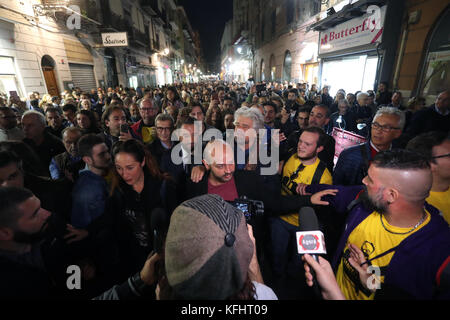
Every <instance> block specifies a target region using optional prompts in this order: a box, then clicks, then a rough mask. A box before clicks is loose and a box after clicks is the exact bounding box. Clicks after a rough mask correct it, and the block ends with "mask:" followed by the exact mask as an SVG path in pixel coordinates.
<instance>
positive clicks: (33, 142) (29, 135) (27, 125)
mask: <svg viewBox="0 0 450 320" xmlns="http://www.w3.org/2000/svg"><path fill="white" fill-rule="evenodd" d="M45 126H46V122H45V117H44V115H43V114H41V113H39V112H37V111H33V110H30V111H27V112H25V113H24V114H23V115H22V127H23V132H24V133H25V138H24V139H23V142H25V143H26V144H28V145H29V146H30V147H31V148H32V149H33V150H34V151H35V152H36V154H37V155H38V156H39V159H40V160H41V164H42V165H43V166H44V167H45V168H46V169H47V172H48V173H47V175H48V176H50V172H49V171H48V170H49V169H48V168H49V166H50V162H51V160H52V158H53V157H54V156H56V155H58V154H60V153H62V152H64V151H65V148H64V145H63V143H62V141H61V140H60V139H58V138H57V137H55V136H54V135H52V134H50V133H48V132H46V131H45Z"/></svg>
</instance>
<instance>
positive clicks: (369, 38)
mask: <svg viewBox="0 0 450 320" xmlns="http://www.w3.org/2000/svg"><path fill="white" fill-rule="evenodd" d="M367 12H368V13H366V14H365V15H363V16H361V17H358V18H354V19H351V20H349V21H347V22H344V23H341V24H339V25H337V26H335V27H334V28H331V29H328V30H325V31H321V32H320V45H319V54H324V53H329V52H334V51H339V50H343V49H349V48H353V47H358V46H362V45H367V44H371V43H378V42H381V36H382V34H383V26H384V17H385V15H386V6H383V7H378V6H369V7H368V10H367Z"/></svg>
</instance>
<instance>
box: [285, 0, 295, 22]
mask: <svg viewBox="0 0 450 320" xmlns="http://www.w3.org/2000/svg"><path fill="white" fill-rule="evenodd" d="M294 13H295V11H294V0H286V24H287V25H289V24H291V23H292V22H294Z"/></svg>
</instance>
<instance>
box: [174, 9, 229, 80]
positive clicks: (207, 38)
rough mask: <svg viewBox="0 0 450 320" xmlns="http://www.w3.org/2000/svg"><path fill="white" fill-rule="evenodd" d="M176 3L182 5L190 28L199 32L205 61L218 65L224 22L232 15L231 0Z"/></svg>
mask: <svg viewBox="0 0 450 320" xmlns="http://www.w3.org/2000/svg"><path fill="white" fill-rule="evenodd" d="M178 5H180V6H183V7H184V10H185V11H186V14H187V16H188V18H189V22H190V23H191V26H192V28H193V29H194V30H197V31H199V33H200V39H201V42H202V47H203V55H204V57H205V61H206V63H207V64H216V67H219V64H218V63H219V61H220V40H221V39H222V34H223V30H224V28H225V23H226V22H227V21H228V20H230V19H231V18H232V17H233V0H179V1H178ZM204 71H205V72H207V71H208V70H204ZM214 71H215V72H219V70H211V72H214Z"/></svg>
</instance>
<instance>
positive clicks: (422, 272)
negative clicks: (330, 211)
mask: <svg viewBox="0 0 450 320" xmlns="http://www.w3.org/2000/svg"><path fill="white" fill-rule="evenodd" d="M432 179H433V178H432V173H431V170H430V165H429V163H428V161H427V158H426V157H424V156H422V155H420V154H418V153H416V152H412V151H410V150H390V151H384V152H380V153H378V154H377V155H376V156H375V158H374V159H373V161H372V163H371V165H370V167H369V170H368V174H367V176H366V177H365V178H364V180H363V183H364V185H365V188H364V187H363V186H351V187H341V186H338V187H333V186H320V185H311V186H307V187H306V192H317V191H319V190H323V189H326V188H336V189H338V190H339V191H338V192H337V195H336V196H334V197H330V199H329V203H330V206H332V207H334V208H335V209H336V211H337V212H338V213H342V214H344V215H346V223H345V225H346V227H345V230H344V233H343V234H342V237H341V239H340V241H339V243H338V249H337V251H336V254H335V256H334V258H333V261H332V267H333V269H334V270H337V273H336V278H337V282H338V284H339V287H340V289H341V290H342V292H343V293H344V295H345V297H346V298H347V299H352V300H354V299H361V300H373V299H415V300H429V299H449V298H450V289H449V286H448V283H449V280H450V254H449V253H450V230H449V227H448V224H447V222H446V221H445V220H444V219H443V218H442V217H441V216H440V215H439V213H438V211H437V210H436V209H435V208H433V207H432V206H428V205H427V204H426V203H425V199H426V198H427V197H428V195H429V191H430V190H431V187H432ZM364 189H365V192H362V191H364ZM355 198H356V199H355ZM373 273H375V275H373Z"/></svg>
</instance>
